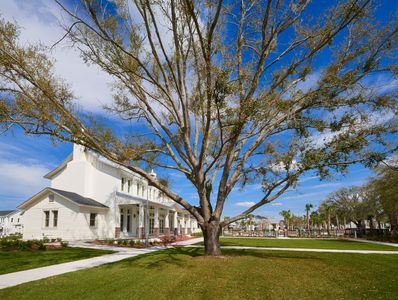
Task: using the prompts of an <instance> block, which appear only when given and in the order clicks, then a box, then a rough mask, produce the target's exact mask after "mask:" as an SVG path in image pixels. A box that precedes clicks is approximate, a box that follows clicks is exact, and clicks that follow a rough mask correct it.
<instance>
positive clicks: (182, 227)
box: [180, 213, 186, 235]
mask: <svg viewBox="0 0 398 300" xmlns="http://www.w3.org/2000/svg"><path fill="white" fill-rule="evenodd" d="M181 216H182V218H181V220H180V222H181V232H180V234H182V235H185V234H186V231H185V227H186V225H185V215H184V214H183V213H182V214H181Z"/></svg>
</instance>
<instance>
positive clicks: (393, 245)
mask: <svg viewBox="0 0 398 300" xmlns="http://www.w3.org/2000/svg"><path fill="white" fill-rule="evenodd" d="M348 240H350V241H353V242H361V243H369V244H377V245H385V246H391V247H398V244H396V243H386V242H378V241H371V240H361V239H348Z"/></svg>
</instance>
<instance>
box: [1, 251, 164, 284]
mask: <svg viewBox="0 0 398 300" xmlns="http://www.w3.org/2000/svg"><path fill="white" fill-rule="evenodd" d="M90 248H91V247H90ZM114 248H116V247H114ZM98 249H99V248H98ZM161 249H164V248H163V247H157V248H150V249H133V250H131V251H120V252H116V253H112V254H106V255H103V256H97V257H92V258H87V259H82V260H77V261H72V262H68V263H63V264H58V265H52V266H47V267H42V268H36V269H30V270H25V271H20V272H14V273H8V274H4V275H0V289H4V288H7V287H10V286H14V285H18V284H21V283H25V282H29V281H34V280H39V279H43V278H47V277H51V276H56V275H60V274H65V273H69V272H73V271H79V270H83V269H88V268H93V267H96V266H100V265H103V264H108V263H112V262H116V261H120V260H122V259H126V258H130V257H134V256H137V255H140V254H145V253H149V252H154V251H158V250H161Z"/></svg>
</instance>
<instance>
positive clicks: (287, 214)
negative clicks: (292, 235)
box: [279, 209, 292, 235]
mask: <svg viewBox="0 0 398 300" xmlns="http://www.w3.org/2000/svg"><path fill="white" fill-rule="evenodd" d="M279 214H280V215H281V216H282V217H283V218H284V221H285V224H286V225H287V226H286V227H287V235H289V223H290V219H291V218H292V213H291V212H290V209H289V210H282V211H281V212H280V213H279Z"/></svg>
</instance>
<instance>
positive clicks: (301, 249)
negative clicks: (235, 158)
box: [186, 245, 398, 254]
mask: <svg viewBox="0 0 398 300" xmlns="http://www.w3.org/2000/svg"><path fill="white" fill-rule="evenodd" d="M186 247H191V248H203V247H204V246H201V245H187V246H186ZM221 249H243V250H269V251H297V252H327V253H358V254H398V251H379V250H340V249H313V248H275V247H246V246H221Z"/></svg>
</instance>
